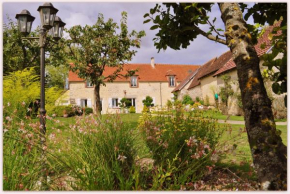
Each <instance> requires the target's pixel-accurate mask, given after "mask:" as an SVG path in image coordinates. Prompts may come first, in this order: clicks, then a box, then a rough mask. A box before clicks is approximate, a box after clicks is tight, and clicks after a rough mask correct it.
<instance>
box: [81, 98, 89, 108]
mask: <svg viewBox="0 0 290 194" xmlns="http://www.w3.org/2000/svg"><path fill="white" fill-rule="evenodd" d="M86 104H87V105H86ZM80 106H81V107H82V108H85V107H88V99H81V100H80Z"/></svg>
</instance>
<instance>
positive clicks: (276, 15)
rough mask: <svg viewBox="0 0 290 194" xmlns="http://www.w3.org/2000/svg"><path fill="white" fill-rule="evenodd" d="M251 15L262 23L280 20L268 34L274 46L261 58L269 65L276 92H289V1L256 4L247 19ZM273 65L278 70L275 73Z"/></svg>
mask: <svg viewBox="0 0 290 194" xmlns="http://www.w3.org/2000/svg"><path fill="white" fill-rule="evenodd" d="M243 7H244V9H243V11H244V10H245V8H247V6H246V5H243ZM251 16H252V17H253V19H254V22H255V23H259V24H262V25H265V24H266V23H268V24H269V25H275V24H276V22H277V21H279V22H280V24H279V25H275V27H274V28H273V31H272V32H271V33H270V34H269V36H268V38H269V40H270V41H271V45H272V46H273V47H272V50H271V52H269V53H266V54H264V55H263V56H262V57H261V59H263V60H264V63H263V65H264V66H267V67H268V72H267V74H268V76H269V78H270V79H271V81H273V85H272V89H273V92H274V93H275V94H283V93H287V3H257V4H254V5H253V7H250V8H247V13H246V14H245V19H246V20H247V19H248V18H249V17H251ZM269 16H270V17H269ZM279 32H280V33H279ZM263 46H265V45H261V47H263ZM280 53H282V54H283V56H282V59H281V58H280V57H277V56H278V54H280ZM276 57H277V58H276ZM275 58H276V59H275ZM273 67H275V69H277V70H278V71H276V72H275V73H273V72H272V69H273ZM286 102H287V95H286V96H285V98H284V103H285V106H287V103H286Z"/></svg>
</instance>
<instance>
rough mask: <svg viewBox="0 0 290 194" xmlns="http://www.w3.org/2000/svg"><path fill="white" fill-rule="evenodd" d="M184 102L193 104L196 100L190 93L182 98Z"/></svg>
mask: <svg viewBox="0 0 290 194" xmlns="http://www.w3.org/2000/svg"><path fill="white" fill-rule="evenodd" d="M182 104H186V105H187V104H190V105H193V104H194V102H193V100H192V98H191V97H190V96H189V95H185V96H183V99H182Z"/></svg>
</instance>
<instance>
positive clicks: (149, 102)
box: [142, 96, 154, 107]
mask: <svg viewBox="0 0 290 194" xmlns="http://www.w3.org/2000/svg"><path fill="white" fill-rule="evenodd" d="M142 102H143V105H144V106H147V107H152V106H154V104H153V98H152V97H151V96H146V98H145V99H144V100H142Z"/></svg>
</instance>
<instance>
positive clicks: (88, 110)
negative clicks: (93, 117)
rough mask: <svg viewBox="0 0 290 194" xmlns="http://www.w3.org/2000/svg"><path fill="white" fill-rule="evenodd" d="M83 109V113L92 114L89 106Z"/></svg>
mask: <svg viewBox="0 0 290 194" xmlns="http://www.w3.org/2000/svg"><path fill="white" fill-rule="evenodd" d="M84 111H85V114H86V115H89V114H93V109H92V108H90V107H86V108H85V109H84Z"/></svg>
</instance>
